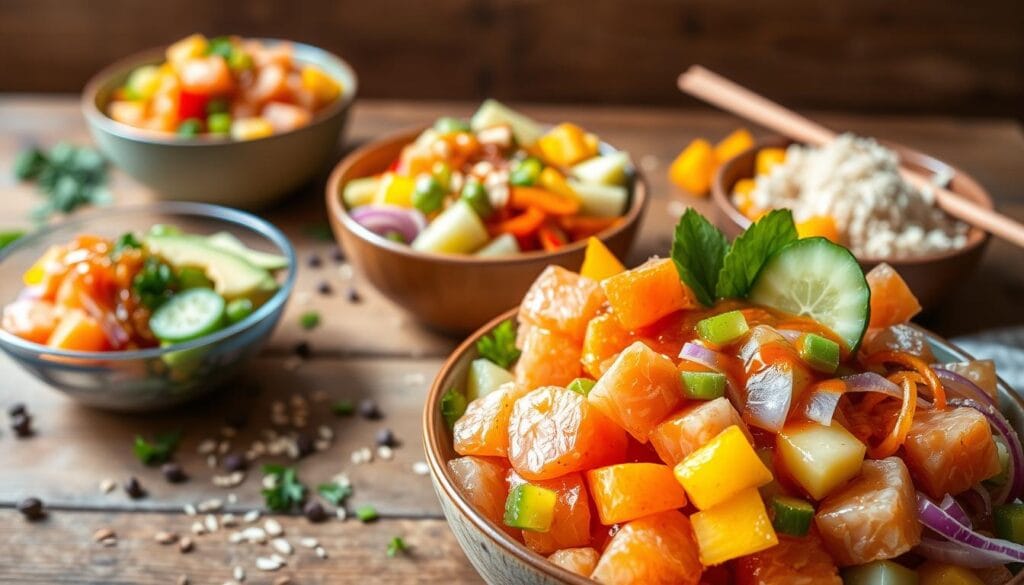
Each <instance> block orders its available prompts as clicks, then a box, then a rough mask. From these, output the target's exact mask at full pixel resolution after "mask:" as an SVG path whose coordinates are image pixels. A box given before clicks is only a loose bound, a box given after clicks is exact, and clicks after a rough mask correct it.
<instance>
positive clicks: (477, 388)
mask: <svg viewBox="0 0 1024 585" xmlns="http://www.w3.org/2000/svg"><path fill="white" fill-rule="evenodd" d="M513 380H515V376H513V375H512V372H510V371H508V370H506V369H505V368H503V367H501V366H499V365H497V364H495V363H494V362H492V361H491V360H489V359H485V358H479V359H475V360H473V361H472V363H470V364H469V379H468V381H467V382H466V399H467V400H469V401H471V402H472V401H473V400H476V399H477V398H480V397H482V396H487V395H488V394H490V393H491V392H494V391H495V390H497V389H498V387H499V386H501V385H502V384H505V383H507V382H511V381H513Z"/></svg>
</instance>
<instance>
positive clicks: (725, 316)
mask: <svg viewBox="0 0 1024 585" xmlns="http://www.w3.org/2000/svg"><path fill="white" fill-rule="evenodd" d="M747 331H750V327H748V326H747V319H746V317H744V316H743V313H741V312H740V311H729V312H728V313H722V314H720V315H715V316H714V317H708V318H707V319H701V320H700V321H698V322H697V335H700V338H701V339H703V340H704V341H707V342H708V343H713V344H715V345H728V344H730V343H732V342H733V341H736V340H737V339H739V338H740V337H743V336H744V335H745V334H746V333H747Z"/></svg>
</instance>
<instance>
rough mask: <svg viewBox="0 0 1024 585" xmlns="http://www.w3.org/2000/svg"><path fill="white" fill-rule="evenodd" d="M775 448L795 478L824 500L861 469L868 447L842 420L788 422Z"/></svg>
mask: <svg viewBox="0 0 1024 585" xmlns="http://www.w3.org/2000/svg"><path fill="white" fill-rule="evenodd" d="M775 448H776V451H777V453H778V454H779V458H780V459H781V461H782V463H783V465H785V466H786V469H787V470H788V471H789V474H790V475H791V476H792V477H793V479H794V480H795V481H796V482H797V483H798V484H800V487H802V488H803V489H804V491H806V492H807V493H808V494H809V495H810V496H811V497H812V498H814V499H816V500H820V499H822V498H824V497H825V496H827V495H828V494H829V493H830V492H831V491H832V490H834V489H835V488H837V487H839V486H841V485H843V484H844V483H846V482H847V481H849V480H850V479H851V478H853V477H854V476H855V475H857V474H858V473H859V472H860V466H861V463H862V462H863V461H864V453H865V452H866V451H867V447H865V446H864V443H861V442H860V441H859V440H858V439H857V437H854V436H853V435H852V434H851V433H850V431H848V430H846V429H845V428H843V426H842V425H840V424H839V423H838V422H833V423H832V424H831V425H829V426H827V427H826V426H824V425H820V424H818V423H812V422H800V423H794V424H789V425H786V426H785V427H784V428H783V429H782V432H780V433H779V434H778V435H776V438H775Z"/></svg>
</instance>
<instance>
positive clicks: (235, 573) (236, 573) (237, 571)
mask: <svg viewBox="0 0 1024 585" xmlns="http://www.w3.org/2000/svg"><path fill="white" fill-rule="evenodd" d="M231 576H232V577H234V579H235V581H238V582H242V581H245V569H243V568H242V567H238V566H236V567H235V568H234V569H233V570H232V571H231Z"/></svg>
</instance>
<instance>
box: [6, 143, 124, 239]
mask: <svg viewBox="0 0 1024 585" xmlns="http://www.w3.org/2000/svg"><path fill="white" fill-rule="evenodd" d="M14 176H15V177H16V178H17V179H18V180H20V181H34V182H35V183H36V185H37V186H38V187H39V190H40V191H42V192H43V194H44V195H45V196H46V200H45V201H44V202H43V203H41V204H40V205H39V206H38V207H36V208H35V209H34V210H33V211H32V217H33V219H35V220H36V221H40V222H42V221H45V220H46V219H48V218H49V217H50V216H51V215H54V214H56V213H64V214H69V213H72V212H73V211H75V210H76V209H78V208H79V207H81V206H83V205H105V204H107V203H109V202H110V200H111V195H110V191H109V190H108V189H107V187H106V183H107V161H106V159H104V158H103V155H101V154H100V153H99V152H98V151H96V150H95V149H92V148H89V147H85V146H74V145H72V144H68V143H66V142H62V143H60V144H57V145H56V146H54V147H53V148H51V149H50V151H49V152H44V151H43V150H41V149H39V148H35V147H32V148H28V149H26V150H24V151H22V152H21V153H20V154H19V155H18V158H17V159H16V160H15V161H14Z"/></svg>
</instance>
